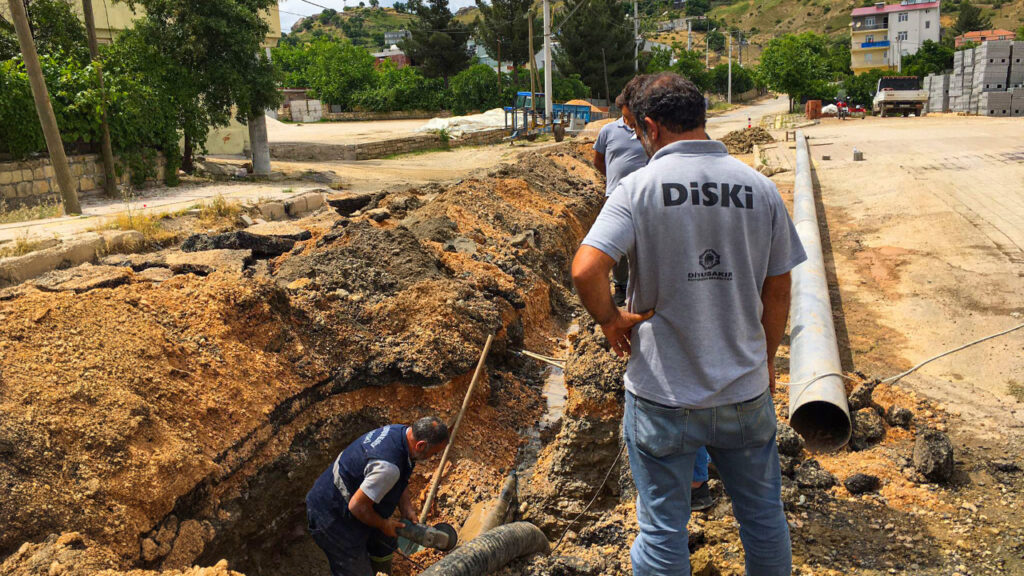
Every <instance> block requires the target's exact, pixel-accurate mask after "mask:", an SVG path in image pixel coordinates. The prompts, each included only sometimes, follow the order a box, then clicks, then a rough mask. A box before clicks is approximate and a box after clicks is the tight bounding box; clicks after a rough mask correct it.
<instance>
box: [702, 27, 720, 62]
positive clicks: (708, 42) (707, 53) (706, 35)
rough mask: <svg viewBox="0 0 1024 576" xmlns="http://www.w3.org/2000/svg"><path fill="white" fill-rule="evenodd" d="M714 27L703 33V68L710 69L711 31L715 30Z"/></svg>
mask: <svg viewBox="0 0 1024 576" xmlns="http://www.w3.org/2000/svg"><path fill="white" fill-rule="evenodd" d="M717 30H718V28H714V29H712V30H709V31H707V32H705V33H704V69H705V70H711V33H712V32H715V31H717Z"/></svg>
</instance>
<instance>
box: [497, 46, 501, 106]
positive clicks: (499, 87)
mask: <svg viewBox="0 0 1024 576" xmlns="http://www.w3.org/2000/svg"><path fill="white" fill-rule="evenodd" d="M498 94H499V95H501V40H498Z"/></svg>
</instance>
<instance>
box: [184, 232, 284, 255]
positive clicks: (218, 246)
mask: <svg viewBox="0 0 1024 576" xmlns="http://www.w3.org/2000/svg"><path fill="white" fill-rule="evenodd" d="M294 247H295V240H289V239H287V238H278V237H276V236H270V235H260V234H253V233H251V232H248V231H246V230H235V231H233V232H225V233H223V234H217V235H214V236H211V235H209V234H193V235H192V236H189V237H188V238H186V239H185V241H184V242H182V243H181V248H180V249H181V251H182V252H203V251H207V250H251V251H252V255H253V256H254V257H256V258H273V257H276V256H280V255H281V254H284V253H285V252H288V251H289V250H291V249H292V248H294Z"/></svg>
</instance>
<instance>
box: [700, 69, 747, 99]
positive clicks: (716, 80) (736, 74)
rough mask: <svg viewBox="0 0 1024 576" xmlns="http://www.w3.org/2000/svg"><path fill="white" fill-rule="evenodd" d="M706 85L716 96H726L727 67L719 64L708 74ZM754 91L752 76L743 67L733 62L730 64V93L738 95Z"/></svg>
mask: <svg viewBox="0 0 1024 576" xmlns="http://www.w3.org/2000/svg"><path fill="white" fill-rule="evenodd" d="M708 84H709V85H710V88H711V91H712V92H714V93H716V94H728V92H729V65H728V64H719V65H718V66H715V67H714V68H713V69H712V70H711V72H710V73H709V74H708ZM753 89H754V75H753V74H752V73H751V72H750V70H748V69H747V68H744V67H743V66H740V65H739V64H737V63H735V62H733V64H732V93H733V94H740V93H743V92H746V91H748V90H753Z"/></svg>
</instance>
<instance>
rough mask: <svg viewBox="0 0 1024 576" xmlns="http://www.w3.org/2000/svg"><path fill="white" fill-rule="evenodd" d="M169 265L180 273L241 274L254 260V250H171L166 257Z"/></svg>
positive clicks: (204, 274) (203, 274) (201, 274)
mask: <svg viewBox="0 0 1024 576" xmlns="http://www.w3.org/2000/svg"><path fill="white" fill-rule="evenodd" d="M164 261H165V262H166V263H167V267H168V268H170V269H171V270H173V271H174V272H176V273H178V274H196V275H199V276H206V275H208V274H213V273H214V272H227V273H229V274H241V273H242V270H243V269H244V268H245V265H246V264H248V263H249V262H251V261H252V250H205V251H203V252H170V253H168V254H167V257H166V258H165V259H164Z"/></svg>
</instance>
